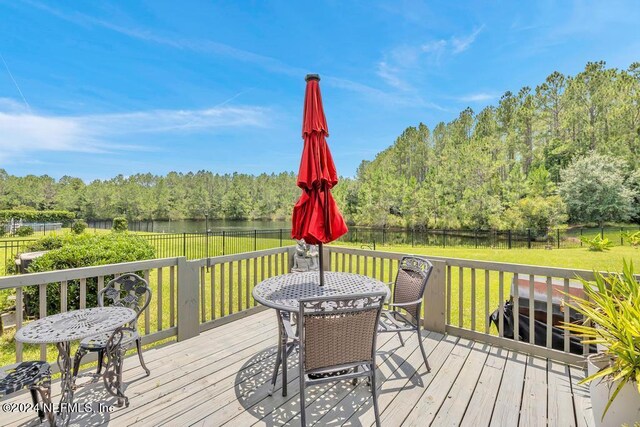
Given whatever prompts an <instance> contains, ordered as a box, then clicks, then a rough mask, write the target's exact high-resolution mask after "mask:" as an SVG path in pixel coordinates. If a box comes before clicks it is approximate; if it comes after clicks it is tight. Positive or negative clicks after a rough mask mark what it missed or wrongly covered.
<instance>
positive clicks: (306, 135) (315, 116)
mask: <svg viewBox="0 0 640 427" xmlns="http://www.w3.org/2000/svg"><path fill="white" fill-rule="evenodd" d="M319 80H320V78H319V77H317V76H313V75H311V76H307V91H306V93H305V97H304V112H303V119H302V138H303V139H304V148H303V150H302V159H301V160H300V170H299V171H298V187H300V188H301V189H302V195H301V196H300V199H298V202H297V203H296V205H295V206H294V208H293V219H292V224H293V225H292V229H291V237H293V238H294V239H304V241H305V242H307V243H309V244H311V245H317V244H319V243H329V242H331V241H334V240H336V239H337V238H339V237H340V236H342V235H343V234H345V233H346V232H347V231H348V229H347V225H346V224H345V222H344V219H343V218H342V215H341V214H340V210H338V206H337V205H336V202H335V200H334V199H333V196H332V195H331V188H332V187H333V186H334V185H336V184H337V183H338V173H337V172H336V166H335V164H334V163H333V157H331V151H329V146H328V145H327V141H326V137H328V136H329V129H328V127H327V119H326V118H325V116H324V110H323V108H322V96H321V95H320V85H319Z"/></svg>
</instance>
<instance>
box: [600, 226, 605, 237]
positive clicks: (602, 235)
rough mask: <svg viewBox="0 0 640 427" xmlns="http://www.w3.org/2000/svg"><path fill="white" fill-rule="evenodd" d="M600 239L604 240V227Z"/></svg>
mask: <svg viewBox="0 0 640 427" xmlns="http://www.w3.org/2000/svg"><path fill="white" fill-rule="evenodd" d="M600 238H601V239H604V227H600Z"/></svg>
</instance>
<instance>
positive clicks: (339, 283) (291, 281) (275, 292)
mask: <svg viewBox="0 0 640 427" xmlns="http://www.w3.org/2000/svg"><path fill="white" fill-rule="evenodd" d="M372 292H386V293H387V297H386V299H388V298H389V295H390V291H389V286H387V284H386V283H384V282H381V281H380V280H377V279H374V278H371V277H368V276H363V275H361V274H355V273H341V272H333V271H326V272H324V286H320V273H319V272H318V271H308V272H304V273H289V274H283V275H280V276H274V277H270V278H268V279H266V280H263V281H262V282H260V283H258V284H257V285H256V286H255V287H254V288H253V292H252V294H253V298H254V299H255V300H256V301H257V302H259V303H260V304H262V305H264V306H266V307H269V308H273V309H275V310H276V311H277V318H278V331H279V338H278V355H280V352H283V353H284V354H283V355H282V356H279V357H277V358H276V365H275V368H274V374H273V380H272V387H271V390H270V391H269V394H272V393H273V390H274V389H275V382H276V378H277V373H278V369H279V367H280V363H283V381H282V395H283V396H286V395H287V381H286V356H287V355H288V354H289V353H290V352H291V351H292V350H293V345H288V344H287V338H286V337H287V331H285V327H286V326H285V322H283V318H288V317H289V316H290V315H291V313H297V312H298V307H299V301H300V299H302V298H322V297H329V296H349V295H358V294H365V293H372ZM288 334H289V335H291V331H290V332H288Z"/></svg>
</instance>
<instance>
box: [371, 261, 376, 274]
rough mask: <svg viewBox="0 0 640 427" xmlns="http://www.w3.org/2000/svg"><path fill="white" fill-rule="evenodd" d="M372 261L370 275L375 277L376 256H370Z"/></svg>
mask: <svg viewBox="0 0 640 427" xmlns="http://www.w3.org/2000/svg"><path fill="white" fill-rule="evenodd" d="M371 260H372V261H373V262H372V268H371V277H373V278H374V279H375V278H376V257H371Z"/></svg>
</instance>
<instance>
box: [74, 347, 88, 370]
mask: <svg viewBox="0 0 640 427" xmlns="http://www.w3.org/2000/svg"><path fill="white" fill-rule="evenodd" d="M85 354H87V350H86V349H84V348H82V347H79V348H78V350H76V355H75V357H74V358H73V376H74V377H75V376H77V375H78V371H79V370H80V362H81V361H82V358H83V357H84V355H85Z"/></svg>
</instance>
